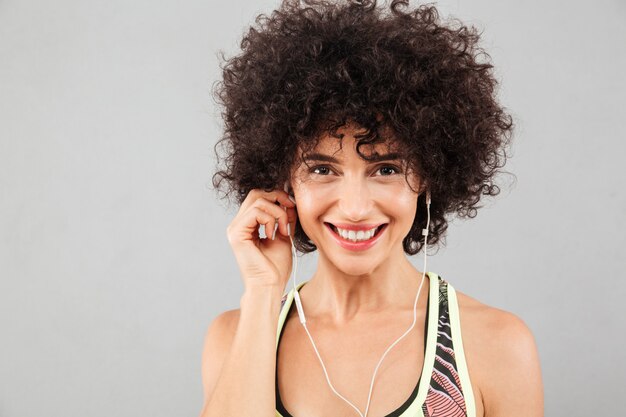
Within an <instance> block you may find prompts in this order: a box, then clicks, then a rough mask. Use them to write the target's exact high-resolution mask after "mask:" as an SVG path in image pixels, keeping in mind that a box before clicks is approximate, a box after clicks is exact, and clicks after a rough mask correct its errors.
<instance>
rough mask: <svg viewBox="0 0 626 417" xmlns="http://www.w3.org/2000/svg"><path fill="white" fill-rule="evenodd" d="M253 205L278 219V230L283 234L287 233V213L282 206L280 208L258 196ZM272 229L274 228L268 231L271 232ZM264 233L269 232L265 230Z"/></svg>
mask: <svg viewBox="0 0 626 417" xmlns="http://www.w3.org/2000/svg"><path fill="white" fill-rule="evenodd" d="M253 207H258V208H260V209H261V210H264V211H265V212H267V213H268V214H270V215H272V216H274V218H275V219H277V221H278V225H279V226H278V227H279V229H280V232H281V233H282V234H285V235H286V234H287V221H288V213H286V212H285V210H284V209H283V208H280V207H279V206H277V205H275V204H272V203H270V202H269V201H268V200H266V199H264V198H260V199H258V200H257V201H255V202H254V206H253ZM292 210H293V208H292ZM273 231H274V229H272V230H271V231H270V232H273ZM266 233H269V232H266Z"/></svg>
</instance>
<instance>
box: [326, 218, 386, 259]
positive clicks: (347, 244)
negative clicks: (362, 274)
mask: <svg viewBox="0 0 626 417" xmlns="http://www.w3.org/2000/svg"><path fill="white" fill-rule="evenodd" d="M324 225H325V226H326V228H327V229H328V231H329V233H330V235H331V237H332V238H333V240H335V242H336V243H337V244H338V245H339V246H340V247H342V248H343V249H346V250H349V251H354V252H361V251H365V250H367V249H369V248H371V247H372V246H374V245H375V244H376V243H377V242H378V241H379V240H380V238H381V235H382V233H383V232H384V231H385V229H386V228H387V223H384V224H382V225H380V226H379V227H378V228H377V229H376V232H374V236H372V237H371V238H369V239H368V240H363V241H356V242H353V241H351V240H348V239H344V238H343V237H341V235H339V234H338V233H337V232H336V231H335V230H336V229H334V227H335V226H334V225H333V224H331V223H327V222H324Z"/></svg>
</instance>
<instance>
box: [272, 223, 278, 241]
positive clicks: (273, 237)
mask: <svg viewBox="0 0 626 417" xmlns="http://www.w3.org/2000/svg"><path fill="white" fill-rule="evenodd" d="M277 229H278V223H276V224H275V225H274V233H272V240H274V239H276V230H277Z"/></svg>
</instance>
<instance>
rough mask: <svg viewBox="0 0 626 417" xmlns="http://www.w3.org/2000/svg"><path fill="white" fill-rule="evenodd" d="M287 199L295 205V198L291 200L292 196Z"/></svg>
mask: <svg viewBox="0 0 626 417" xmlns="http://www.w3.org/2000/svg"><path fill="white" fill-rule="evenodd" d="M288 197H289V199H290V200H291V202H292V203H293V204H296V199H295V198H293V197H292V196H288Z"/></svg>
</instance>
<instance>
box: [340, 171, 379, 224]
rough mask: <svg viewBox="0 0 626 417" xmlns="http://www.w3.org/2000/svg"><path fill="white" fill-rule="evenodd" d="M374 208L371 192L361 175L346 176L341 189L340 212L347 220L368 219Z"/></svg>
mask: <svg viewBox="0 0 626 417" xmlns="http://www.w3.org/2000/svg"><path fill="white" fill-rule="evenodd" d="M371 207H372V198H371V191H370V189H369V187H368V184H367V181H366V180H365V179H364V178H363V177H362V176H361V175H354V176H348V175H347V176H344V177H343V181H342V183H341V186H340V187H339V210H340V211H341V212H342V214H343V215H344V216H345V218H346V220H348V221H352V222H358V221H360V220H363V219H366V218H367V215H368V214H369V213H370V210H371Z"/></svg>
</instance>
